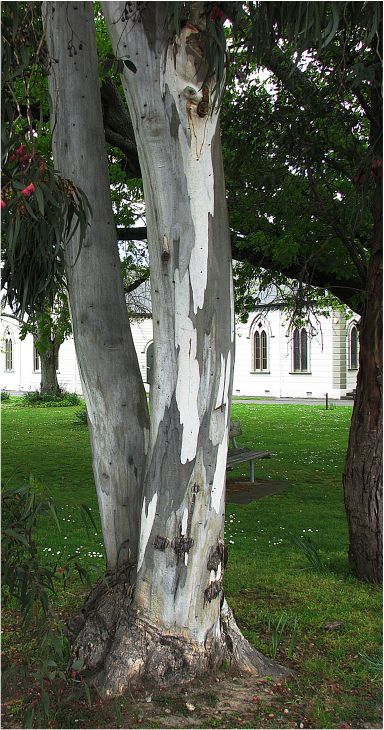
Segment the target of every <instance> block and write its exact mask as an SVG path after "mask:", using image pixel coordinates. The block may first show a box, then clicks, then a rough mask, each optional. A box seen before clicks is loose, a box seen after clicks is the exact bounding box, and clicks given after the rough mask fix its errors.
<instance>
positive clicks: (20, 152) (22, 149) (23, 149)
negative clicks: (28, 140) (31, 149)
mask: <svg viewBox="0 0 384 730" xmlns="http://www.w3.org/2000/svg"><path fill="white" fill-rule="evenodd" d="M26 151H27V148H26V146H25V144H21V145H20V147H18V148H17V150H15V153H16V154H17V155H19V156H20V157H22V156H23V155H25V153H26Z"/></svg>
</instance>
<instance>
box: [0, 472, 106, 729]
mask: <svg viewBox="0 0 384 730" xmlns="http://www.w3.org/2000/svg"><path fill="white" fill-rule="evenodd" d="M1 506H2V524H3V536H2V554H1V566H2V591H3V596H4V601H3V606H4V605H6V604H7V602H9V599H10V598H11V601H12V600H13V601H16V605H17V606H18V608H19V609H20V611H21V616H22V626H23V627H25V628H28V635H29V637H30V639H31V643H30V646H29V649H30V651H29V653H28V657H26V659H25V661H24V663H23V662H22V663H18V664H17V665H16V666H15V665H13V664H11V665H9V666H8V667H5V668H4V667H3V672H2V683H3V686H5V685H11V686H12V685H13V686H14V687H18V684H19V683H20V681H22V682H24V683H27V682H28V680H29V681H30V680H31V678H32V682H33V683H34V684H35V686H36V684H37V685H38V688H39V692H37V693H36V688H35V691H34V692H33V693H31V696H30V697H29V698H28V699H29V701H27V703H26V704H25V707H24V709H25V717H24V725H23V727H33V726H34V725H36V726H37V727H51V719H52V717H51V715H52V709H51V702H50V700H51V698H52V697H54V698H55V701H56V704H57V703H58V702H60V700H61V698H60V689H61V687H62V683H63V682H66V681H67V679H68V675H67V671H68V669H69V668H71V669H72V670H76V671H78V670H79V669H80V668H81V666H80V664H81V662H80V664H79V666H77V665H76V666H75V664H74V663H73V662H71V657H70V650H69V644H68V639H67V638H66V636H65V632H64V626H63V625H62V622H61V621H60V619H59V617H58V616H57V615H55V612H54V609H53V605H52V602H51V596H52V594H54V593H55V592H56V590H57V587H56V584H57V581H58V579H59V576H60V577H61V580H62V581H63V583H64V585H66V583H67V581H68V580H69V579H70V578H71V576H72V575H73V573H74V572H76V573H78V575H79V577H80V579H81V580H82V581H86V580H88V576H87V572H86V570H85V569H84V567H83V566H82V565H80V564H79V563H78V562H77V560H76V559H75V556H72V557H71V558H68V561H67V562H66V563H65V564H64V565H63V566H61V567H60V568H58V565H57V563H54V564H53V565H46V564H44V563H43V562H42V560H41V557H40V551H39V550H38V547H37V543H36V540H35V536H34V533H35V529H36V526H37V523H38V520H39V518H40V515H42V514H43V513H46V512H50V513H51V515H52V517H53V519H54V521H55V523H56V527H57V529H59V530H60V524H59V521H58V518H57V514H56V509H55V505H54V503H53V501H52V499H51V497H50V496H49V494H48V493H47V491H46V490H45V489H44V488H43V487H42V486H41V485H40V484H39V483H38V482H37V481H36V480H34V479H33V477H31V478H30V480H29V483H28V484H25V485H23V486H21V487H17V488H9V487H3V489H2V493H1ZM80 512H81V516H82V519H83V521H84V523H85V524H86V521H87V520H89V521H91V523H92V525H93V527H94V528H95V527H96V525H95V523H94V521H93V518H92V516H91V514H90V512H89V510H88V508H87V507H86V506H85V505H82V506H81V508H80ZM11 605H12V603H11ZM77 662H79V660H77ZM72 673H73V672H72ZM77 685H78V687H79V689H80V690H81V692H83V693H85V695H86V697H87V698H88V699H89V697H90V693H89V686H88V684H87V682H86V680H85V679H79V680H77ZM56 690H57V691H56ZM55 692H56V695H57V696H55ZM72 697H73V695H72ZM37 698H40V699H37Z"/></svg>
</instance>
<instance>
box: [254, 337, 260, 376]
mask: <svg viewBox="0 0 384 730" xmlns="http://www.w3.org/2000/svg"><path fill="white" fill-rule="evenodd" d="M260 368H261V357H260V335H259V333H258V332H256V333H255V370H260Z"/></svg>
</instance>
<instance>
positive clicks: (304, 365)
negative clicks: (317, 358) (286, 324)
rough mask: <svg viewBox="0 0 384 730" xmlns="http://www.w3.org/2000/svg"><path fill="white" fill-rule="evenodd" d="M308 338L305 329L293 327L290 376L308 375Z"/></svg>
mask: <svg viewBox="0 0 384 730" xmlns="http://www.w3.org/2000/svg"><path fill="white" fill-rule="evenodd" d="M309 348H310V338H309V335H308V332H307V330H306V328H305V327H295V329H294V330H293V333H292V371H291V373H292V375H296V374H298V373H310V372H311V369H310V365H309Z"/></svg>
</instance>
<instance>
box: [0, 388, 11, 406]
mask: <svg viewBox="0 0 384 730" xmlns="http://www.w3.org/2000/svg"><path fill="white" fill-rule="evenodd" d="M10 397H11V395H10V393H8V391H7V390H2V391H1V402H2V403H5V402H6V401H8V400H9V399H10Z"/></svg>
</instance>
